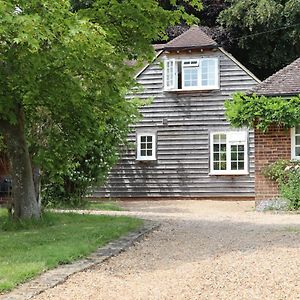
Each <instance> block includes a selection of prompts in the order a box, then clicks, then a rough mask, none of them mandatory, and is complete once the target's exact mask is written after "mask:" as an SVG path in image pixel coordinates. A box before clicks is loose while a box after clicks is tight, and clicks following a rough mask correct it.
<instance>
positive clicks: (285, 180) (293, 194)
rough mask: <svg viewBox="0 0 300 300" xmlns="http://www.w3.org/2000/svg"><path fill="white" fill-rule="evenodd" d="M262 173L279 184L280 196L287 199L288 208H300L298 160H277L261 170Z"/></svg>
mask: <svg viewBox="0 0 300 300" xmlns="http://www.w3.org/2000/svg"><path fill="white" fill-rule="evenodd" d="M263 175H264V176H266V177H267V178H269V179H271V180H273V181H276V182H277V183H278V184H279V191H280V194H281V196H282V197H283V198H284V199H286V200H288V201H289V208H290V209H293V210H297V209H299V208H300V162H297V161H290V160H278V161H276V162H274V163H272V164H270V165H269V166H267V167H266V168H265V169H264V170H263Z"/></svg>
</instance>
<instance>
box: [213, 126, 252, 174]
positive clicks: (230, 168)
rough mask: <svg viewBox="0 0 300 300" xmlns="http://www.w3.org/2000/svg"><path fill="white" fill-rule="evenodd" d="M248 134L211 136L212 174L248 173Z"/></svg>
mask: <svg viewBox="0 0 300 300" xmlns="http://www.w3.org/2000/svg"><path fill="white" fill-rule="evenodd" d="M247 150H248V149H247V132H246V131H228V132H214V133H211V136H210V162H211V174H214V175H226V174H228V175H239V174H247V173H248V151H247Z"/></svg>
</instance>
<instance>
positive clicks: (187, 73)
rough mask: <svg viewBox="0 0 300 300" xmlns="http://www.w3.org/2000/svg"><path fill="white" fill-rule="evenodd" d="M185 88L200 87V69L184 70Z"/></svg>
mask: <svg viewBox="0 0 300 300" xmlns="http://www.w3.org/2000/svg"><path fill="white" fill-rule="evenodd" d="M183 81H184V86H186V87H196V86H198V67H194V68H184V78H183Z"/></svg>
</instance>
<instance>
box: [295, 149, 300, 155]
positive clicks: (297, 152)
mask: <svg viewBox="0 0 300 300" xmlns="http://www.w3.org/2000/svg"><path fill="white" fill-rule="evenodd" d="M295 154H296V156H300V147H296V148H295Z"/></svg>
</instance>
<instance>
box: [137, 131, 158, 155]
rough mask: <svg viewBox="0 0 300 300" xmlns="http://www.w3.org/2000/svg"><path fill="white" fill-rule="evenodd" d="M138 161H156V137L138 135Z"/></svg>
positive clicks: (148, 134)
mask: <svg viewBox="0 0 300 300" xmlns="http://www.w3.org/2000/svg"><path fill="white" fill-rule="evenodd" d="M137 160H156V135H155V134H153V133H139V134H138V135H137Z"/></svg>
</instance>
